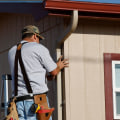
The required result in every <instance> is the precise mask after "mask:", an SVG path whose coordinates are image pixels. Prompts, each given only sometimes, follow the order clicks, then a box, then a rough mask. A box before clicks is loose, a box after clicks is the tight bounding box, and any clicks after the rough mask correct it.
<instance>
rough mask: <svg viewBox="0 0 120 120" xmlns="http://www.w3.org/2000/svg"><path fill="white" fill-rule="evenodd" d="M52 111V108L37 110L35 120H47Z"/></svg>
mask: <svg viewBox="0 0 120 120" xmlns="http://www.w3.org/2000/svg"><path fill="white" fill-rule="evenodd" d="M53 111H54V108H50V109H43V110H39V111H38V112H37V119H38V120H49V118H50V116H51V114H52V112H53Z"/></svg>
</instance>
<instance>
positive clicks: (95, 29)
mask: <svg viewBox="0 0 120 120" xmlns="http://www.w3.org/2000/svg"><path fill="white" fill-rule="evenodd" d="M118 26H119V27H118ZM119 28H120V23H119V22H118V23H116V22H114V21H113V22H110V21H97V20H83V21H82V20H79V26H78V28H77V30H76V31H75V32H74V33H73V34H72V35H71V36H70V37H69V38H68V39H67V40H66V42H65V44H64V51H65V53H64V54H65V57H66V58H69V63H70V64H69V68H67V69H66V70H65V82H66V87H65V90H66V96H67V97H66V111H67V117H66V118H67V119H66V120H73V119H75V120H88V119H89V120H96V119H97V120H105V98H104V64H103V53H105V52H108V53H119V52H120V29H119Z"/></svg>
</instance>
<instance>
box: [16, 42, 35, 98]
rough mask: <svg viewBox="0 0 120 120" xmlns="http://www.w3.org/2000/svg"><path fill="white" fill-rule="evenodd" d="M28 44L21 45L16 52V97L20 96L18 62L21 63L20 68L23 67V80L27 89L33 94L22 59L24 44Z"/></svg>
mask: <svg viewBox="0 0 120 120" xmlns="http://www.w3.org/2000/svg"><path fill="white" fill-rule="evenodd" d="M25 43H28V42H24V43H19V44H18V45H17V50H16V55H15V67H14V74H15V75H14V81H15V88H14V89H15V96H17V95H18V61H19V63H20V67H21V71H22V74H23V78H24V81H25V85H26V88H27V91H28V93H33V91H32V88H31V85H30V82H29V79H28V76H27V74H26V70H25V67H24V64H23V61H22V57H21V48H22V46H23V44H25Z"/></svg>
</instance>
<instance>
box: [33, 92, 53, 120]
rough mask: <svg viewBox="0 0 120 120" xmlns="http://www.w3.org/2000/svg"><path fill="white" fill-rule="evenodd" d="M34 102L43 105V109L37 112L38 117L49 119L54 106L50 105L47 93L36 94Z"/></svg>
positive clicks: (40, 119)
mask: <svg viewBox="0 0 120 120" xmlns="http://www.w3.org/2000/svg"><path fill="white" fill-rule="evenodd" d="M34 103H35V104H40V106H43V109H40V110H39V111H38V112H37V119H38V120H49V118H50V116H51V114H52V112H53V111H54V108H49V107H48V103H47V98H46V94H40V95H35V96H34Z"/></svg>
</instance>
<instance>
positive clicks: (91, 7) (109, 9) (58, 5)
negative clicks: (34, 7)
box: [45, 0, 120, 14]
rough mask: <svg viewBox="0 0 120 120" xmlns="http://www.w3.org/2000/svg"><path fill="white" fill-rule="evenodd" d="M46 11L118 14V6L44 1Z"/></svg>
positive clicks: (119, 8)
mask: <svg viewBox="0 0 120 120" xmlns="http://www.w3.org/2000/svg"><path fill="white" fill-rule="evenodd" d="M45 8H47V9H56V10H78V11H80V12H99V13H113V14H120V4H108V3H93V2H80V1H79V2H78V1H60V0H57V1H56V0H54V1H51V0H49V1H46V6H45Z"/></svg>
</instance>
